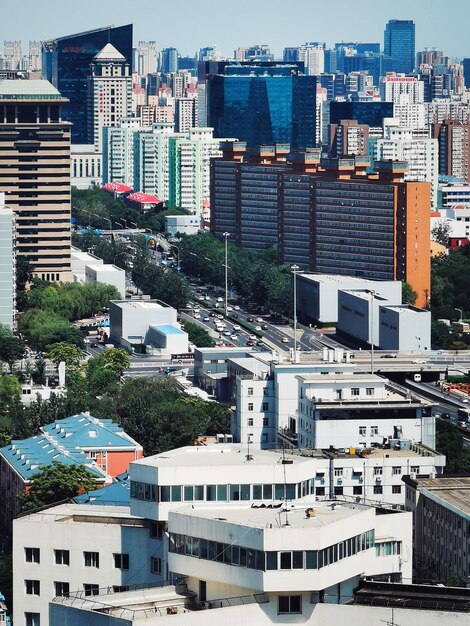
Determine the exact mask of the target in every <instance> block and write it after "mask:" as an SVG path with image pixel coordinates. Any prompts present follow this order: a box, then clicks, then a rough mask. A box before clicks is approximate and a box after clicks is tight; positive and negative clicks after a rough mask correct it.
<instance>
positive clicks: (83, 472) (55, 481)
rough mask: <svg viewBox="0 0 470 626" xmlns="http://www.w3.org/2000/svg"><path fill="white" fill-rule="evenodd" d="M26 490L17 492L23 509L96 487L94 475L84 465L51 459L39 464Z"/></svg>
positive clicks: (56, 500) (39, 505)
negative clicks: (66, 463)
mask: <svg viewBox="0 0 470 626" xmlns="http://www.w3.org/2000/svg"><path fill="white" fill-rule="evenodd" d="M38 469H39V473H38V474H36V475H35V476H34V478H33V479H32V482H31V486H30V488H29V490H28V491H22V492H21V493H19V494H18V499H19V500H20V503H21V509H22V510H23V511H31V510H33V509H37V508H39V507H41V506H45V505H47V504H53V503H54V502H60V501H61V500H68V499H70V498H73V497H74V496H76V495H78V494H80V493H86V492H87V491H91V490H92V489H96V482H95V479H94V475H93V474H92V473H91V472H90V471H89V470H87V468H86V467H85V466H84V465H64V464H63V463H59V462H57V461H53V462H52V464H51V465H41V466H40V467H39V468H38Z"/></svg>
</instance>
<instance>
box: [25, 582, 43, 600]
mask: <svg viewBox="0 0 470 626" xmlns="http://www.w3.org/2000/svg"><path fill="white" fill-rule="evenodd" d="M24 585H25V590H26V595H28V596H38V595H40V594H39V590H40V584H39V580H25V581H24Z"/></svg>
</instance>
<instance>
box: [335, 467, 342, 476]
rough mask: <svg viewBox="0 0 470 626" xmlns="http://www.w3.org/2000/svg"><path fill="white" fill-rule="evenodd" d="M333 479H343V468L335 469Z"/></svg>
mask: <svg viewBox="0 0 470 626" xmlns="http://www.w3.org/2000/svg"><path fill="white" fill-rule="evenodd" d="M335 478H343V468H342V467H335Z"/></svg>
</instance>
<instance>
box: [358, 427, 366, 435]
mask: <svg viewBox="0 0 470 626" xmlns="http://www.w3.org/2000/svg"><path fill="white" fill-rule="evenodd" d="M366 435H367V428H366V426H359V436H360V437H365V436H366Z"/></svg>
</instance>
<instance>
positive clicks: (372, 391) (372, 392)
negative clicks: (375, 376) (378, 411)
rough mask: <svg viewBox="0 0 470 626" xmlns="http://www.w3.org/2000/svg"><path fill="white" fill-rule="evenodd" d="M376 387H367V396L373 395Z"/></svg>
mask: <svg viewBox="0 0 470 626" xmlns="http://www.w3.org/2000/svg"><path fill="white" fill-rule="evenodd" d="M374 392H375V389H374V388H373V387H366V396H373V395H374Z"/></svg>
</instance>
